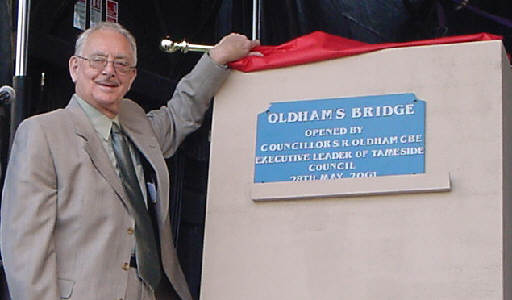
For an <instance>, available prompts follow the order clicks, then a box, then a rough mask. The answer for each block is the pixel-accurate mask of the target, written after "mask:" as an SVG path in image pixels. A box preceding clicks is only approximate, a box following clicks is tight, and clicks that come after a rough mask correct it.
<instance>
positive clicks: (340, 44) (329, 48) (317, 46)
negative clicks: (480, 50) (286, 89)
mask: <svg viewBox="0 0 512 300" xmlns="http://www.w3.org/2000/svg"><path fill="white" fill-rule="evenodd" d="M501 39H502V37H501V36H499V35H493V34H489V33H478V34H470V35H459V36H451V37H443V38H438V39H433V40H421V41H412V42H405V43H385V44H366V43H363V42H359V41H355V40H351V39H347V38H343V37H340V36H336V35H332V34H328V33H325V32H322V31H314V32H312V33H310V34H307V35H304V36H301V37H298V38H296V39H294V40H291V41H289V42H287V43H284V44H281V45H278V46H259V47H256V48H254V50H253V51H257V52H261V53H262V54H263V56H247V57H245V58H242V59H240V60H237V61H235V62H232V63H230V64H229V66H230V67H231V68H232V69H236V70H239V71H242V72H253V71H259V70H265V69H275V68H282V67H287V66H292V65H299V64H306V63H310V62H315V61H320V60H326V59H333V58H339V57H343V56H349V55H356V54H361V53H365V52H370V51H376V50H380V49H385V48H400V47H411V46H423V45H437V44H453V43H465V42H474V41H489V40H501Z"/></svg>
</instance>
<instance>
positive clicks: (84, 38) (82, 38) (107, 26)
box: [74, 22, 137, 65]
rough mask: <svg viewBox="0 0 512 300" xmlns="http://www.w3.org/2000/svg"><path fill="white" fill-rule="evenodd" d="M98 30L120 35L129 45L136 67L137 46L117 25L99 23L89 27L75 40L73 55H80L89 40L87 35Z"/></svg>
mask: <svg viewBox="0 0 512 300" xmlns="http://www.w3.org/2000/svg"><path fill="white" fill-rule="evenodd" d="M99 30H112V31H115V32H118V33H120V34H122V35H123V36H124V37H125V38H126V39H127V40H128V42H129V43H130V47H131V48H132V52H133V59H134V65H137V44H136V43H135V38H134V37H133V35H132V34H131V33H130V32H129V31H128V30H127V29H126V28H124V27H123V26H122V25H120V24H118V23H111V22H99V23H98V24H96V25H95V26H94V27H91V28H89V29H87V30H86V31H84V32H82V33H81V34H80V35H79V36H78V38H77V39H76V43H75V54H74V55H82V50H83V48H84V45H85V42H86V41H87V39H88V38H89V35H90V34H91V33H93V32H95V31H99Z"/></svg>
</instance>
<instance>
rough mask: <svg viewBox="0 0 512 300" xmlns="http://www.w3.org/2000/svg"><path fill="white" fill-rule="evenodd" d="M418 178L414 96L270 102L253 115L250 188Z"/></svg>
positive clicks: (418, 123)
mask: <svg viewBox="0 0 512 300" xmlns="http://www.w3.org/2000/svg"><path fill="white" fill-rule="evenodd" d="M424 172H425V102H424V101H421V100H418V99H416V96H415V95H414V94H393V95H377V96H366V97H354V98H334V99H317V100H304V101H294V102H274V103H272V104H271V106H270V108H269V109H268V110H267V111H265V112H262V113H260V114H259V115H258V124H257V133H256V158H255V171H254V182H255V183H262V182H275V181H306V180H331V179H341V178H355V177H374V176H385V175H399V174H416V173H424Z"/></svg>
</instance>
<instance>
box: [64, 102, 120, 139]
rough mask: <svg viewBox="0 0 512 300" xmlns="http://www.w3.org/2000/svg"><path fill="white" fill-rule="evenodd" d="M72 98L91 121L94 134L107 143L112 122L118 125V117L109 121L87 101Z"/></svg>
mask: <svg viewBox="0 0 512 300" xmlns="http://www.w3.org/2000/svg"><path fill="white" fill-rule="evenodd" d="M73 97H75V98H76V99H77V101H78V104H80V107H82V109H83V110H84V112H85V114H86V115H87V117H88V118H89V120H90V121H91V124H92V126H93V127H94V130H96V132H97V133H98V134H99V136H100V137H101V138H103V139H104V140H106V141H109V140H110V129H111V127H112V122H115V123H116V124H117V125H119V117H118V116H115V118H114V119H110V118H108V117H107V116H105V115H104V114H102V113H101V112H100V111H99V110H97V109H96V108H95V107H94V106H92V105H90V104H89V103H87V101H85V100H83V99H82V98H80V97H78V96H77V95H76V94H75V95H73Z"/></svg>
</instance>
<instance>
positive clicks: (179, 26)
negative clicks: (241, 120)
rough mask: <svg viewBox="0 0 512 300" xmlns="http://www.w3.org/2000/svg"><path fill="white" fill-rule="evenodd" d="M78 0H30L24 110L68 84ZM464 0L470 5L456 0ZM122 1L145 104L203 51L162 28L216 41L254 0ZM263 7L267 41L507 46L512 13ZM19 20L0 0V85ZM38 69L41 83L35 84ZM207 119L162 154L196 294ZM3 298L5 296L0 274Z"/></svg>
mask: <svg viewBox="0 0 512 300" xmlns="http://www.w3.org/2000/svg"><path fill="white" fill-rule="evenodd" d="M75 2H76V1H71V0H66V1H62V0H36V1H32V4H31V14H30V30H29V40H28V47H29V52H28V80H29V82H30V85H29V86H30V88H29V90H30V91H29V92H30V98H29V99H28V102H27V104H26V105H27V106H26V111H25V116H30V115H33V114H37V113H42V112H46V111H49V110H53V109H56V108H62V107H64V106H65V105H66V104H67V102H68V101H69V98H70V96H71V94H72V93H73V85H72V82H71V80H70V78H69V76H68V70H67V62H68V58H69V56H71V55H72V53H73V50H74V41H75V39H76V36H77V35H78V34H79V33H80V31H79V30H77V29H75V28H73V8H74V4H75ZM461 2H466V5H467V6H461V5H460V3H461ZM118 3H119V23H121V24H122V25H124V26H125V27H126V28H127V29H129V30H130V31H131V32H132V33H133V34H134V36H135V38H136V39H137V44H138V52H139V54H138V59H139V63H138V76H137V79H136V80H135V82H134V85H133V87H132V91H131V92H129V94H128V95H127V97H129V98H132V99H134V100H135V101H137V102H138V103H139V104H140V105H142V106H143V107H144V108H145V109H147V110H149V109H154V108H157V107H159V106H160V105H163V104H164V103H165V102H166V100H167V99H168V98H169V95H171V93H172V91H173V90H174V88H175V86H176V83H177V81H178V80H179V79H180V78H181V77H182V76H183V75H184V74H186V73H187V72H188V71H190V69H191V68H192V67H193V65H194V64H195V62H196V61H197V60H198V59H199V55H198V54H193V53H187V54H166V53H162V52H161V51H160V50H159V48H158V45H159V42H160V40H161V39H162V38H163V37H164V36H165V35H170V36H171V37H172V39H173V40H175V41H181V40H183V39H185V40H187V41H188V42H192V43H201V44H214V43H215V42H216V41H218V40H219V39H220V38H221V37H222V36H224V35H225V34H227V33H229V32H238V33H243V34H246V35H248V36H250V34H251V24H252V0H147V1H128V0H119V1H118ZM472 8H476V9H477V10H476V11H475V10H474V9H472ZM259 11H260V17H261V27H260V40H261V42H262V44H264V45H277V44H280V43H283V42H286V41H288V40H290V39H293V38H295V37H298V36H301V35H304V34H307V33H310V32H311V31H314V30H323V31H326V32H328V33H331V34H336V35H340V36H344V37H348V38H352V39H356V40H360V41H364V42H367V43H384V42H402V41H410V40H417V39H429V38H435V37H441V36H449V35H458V34H469V33H477V32H489V33H494V34H499V35H503V37H504V44H505V46H506V47H507V48H508V49H510V48H511V40H512V28H511V27H510V25H507V24H506V20H505V21H502V20H499V19H497V18H496V17H502V18H506V19H508V20H509V21H508V22H511V21H510V20H511V19H512V1H510V0H492V1H489V0H469V1H467V0H466V1H459V0H366V1H360V0H280V1H269V0H267V1H265V0H261V1H260V4H259ZM484 12H485V13H489V14H492V16H488V15H484ZM493 16H494V17H493ZM16 24H17V1H12V0H0V85H6V84H7V85H12V79H13V75H14V59H15V58H14V47H15V45H14V42H15V37H16V35H15V30H16ZM509 51H510V50H509ZM42 73H44V74H45V82H44V85H41V76H42V75H41V74H42ZM241 101H243V99H241ZM8 110H9V107H8V105H3V106H2V107H0V142H1V149H0V154H1V157H0V161H1V170H2V171H3V170H5V164H6V157H7V149H8V130H9V113H8ZM210 121H211V112H210V113H208V114H207V116H206V119H205V122H204V125H203V126H202V127H201V128H200V129H199V130H198V131H197V132H195V133H194V134H192V135H191V136H189V137H188V138H187V139H186V141H185V142H184V144H183V145H182V146H181V147H180V149H179V151H178V152H177V153H176V154H175V155H174V157H172V158H171V159H169V160H168V161H167V163H168V167H169V169H170V171H171V181H172V189H171V195H172V199H171V214H172V216H174V217H173V219H172V222H173V225H172V226H173V230H174V231H175V233H176V237H177V240H176V241H175V244H176V246H177V247H178V253H179V255H180V259H181V263H182V265H183V268H184V270H185V273H186V276H187V279H188V281H189V283H190V286H191V290H192V294H193V295H194V296H195V297H197V296H198V293H199V288H200V286H199V283H200V276H201V256H202V241H203V229H204V216H205V205H206V187H207V180H208V160H209V142H208V135H209V127H210ZM227 151H229V149H227ZM2 173H3V172H2ZM2 181H3V178H2V180H1V181H0V183H1V182H2ZM234 226H236V225H235V224H234ZM34 247H37V245H34ZM0 271H1V270H0ZM0 274H1V272H0ZM0 299H8V297H7V289H6V287H5V282H4V279H3V276H1V275H0Z"/></svg>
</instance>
